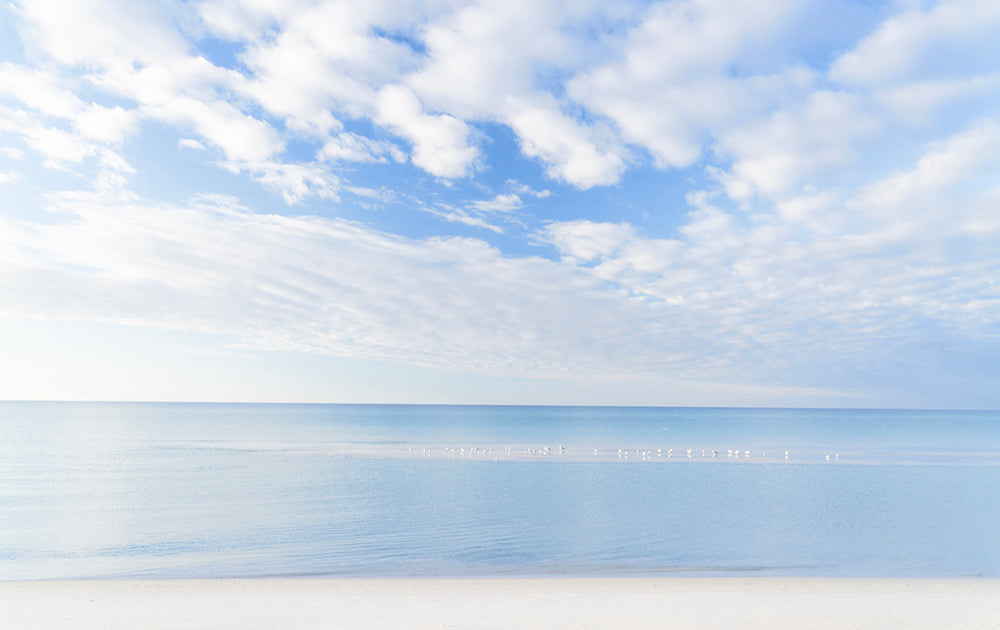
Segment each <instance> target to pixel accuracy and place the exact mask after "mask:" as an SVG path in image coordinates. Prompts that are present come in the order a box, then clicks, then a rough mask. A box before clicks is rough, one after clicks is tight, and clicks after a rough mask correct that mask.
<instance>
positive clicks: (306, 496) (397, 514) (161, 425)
mask: <svg viewBox="0 0 1000 630" xmlns="http://www.w3.org/2000/svg"><path fill="white" fill-rule="evenodd" d="M641 574H678V575H790V576H791V575H808V576H845V575H849V576H970V575H986V576H992V577H1000V413H997V412H952V411H864V410H849V411H843V410H836V411H834V410H799V409H795V410H791V409H686V408H605V407H600V408H593V407H479V406H470V407H464V406H440V407H438V406H391V405H387V406H381V405H256V404H245V405H229V404H146V403H13V402H8V403H0V579H3V580H14V579H42V578H110V577H170V578H172V577H244V576H246V577H249V576H506V575H512V576H513V575H641Z"/></svg>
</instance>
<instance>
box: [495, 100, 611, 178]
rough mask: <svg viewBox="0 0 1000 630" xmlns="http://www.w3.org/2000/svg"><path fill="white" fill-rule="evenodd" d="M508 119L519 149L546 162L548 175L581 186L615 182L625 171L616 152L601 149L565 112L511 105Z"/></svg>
mask: <svg viewBox="0 0 1000 630" xmlns="http://www.w3.org/2000/svg"><path fill="white" fill-rule="evenodd" d="M512 111H514V112H515V113H513V114H511V116H510V118H509V122H510V126H511V128H512V129H513V130H514V132H515V133H517V135H518V138H519V139H520V142H521V150H522V151H523V152H524V154H525V155H527V156H529V157H535V158H539V159H541V160H542V161H543V162H545V163H547V164H549V167H548V168H547V169H546V172H547V173H548V175H549V176H550V177H552V178H554V179H561V180H564V181H566V182H569V183H570V184H573V185H574V186H576V187H578V188H582V189H587V188H593V187H594V186H606V185H609V184H614V183H615V182H617V181H618V180H619V179H620V178H621V176H622V173H624V172H625V160H624V159H623V158H622V157H621V156H620V155H619V154H618V151H616V150H611V151H602V150H601V149H599V148H598V147H597V146H596V144H595V143H594V142H593V141H592V140H591V139H590V138H589V137H587V132H586V130H584V129H582V128H580V127H579V126H578V125H577V124H576V123H575V122H574V121H572V120H571V119H569V118H568V117H566V116H565V115H563V114H561V113H559V112H555V111H552V110H550V109H546V108H542V107H520V106H517V107H514V108H513V110H512Z"/></svg>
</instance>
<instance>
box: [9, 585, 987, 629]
mask: <svg viewBox="0 0 1000 630" xmlns="http://www.w3.org/2000/svg"><path fill="white" fill-rule="evenodd" d="M998 601H1000V580H996V579H975V578H973V579H871V578H771V577H767V578H741V577H737V578H679V577H663V578H659V577H658V578H647V577H635V578H509V579H508V578H491V579H476V578H466V579H438V578H424V579H239V580H216V579H205V580H78V581H38V582H2V583H0V610H2V615H3V619H4V625H5V626H6V627H10V628H20V629H24V630H30V629H35V628H37V629H43V628H44V629H46V630H58V629H62V628H65V629H69V628H72V629H74V630H85V629H90V628H94V629H98V628H100V629H106V628H145V629H149V630H155V629H158V628H164V629H166V628H171V629H177V628H201V629H223V628H226V629H228V628H240V629H244V630H246V629H254V628H260V629H264V628H268V629H270V628H378V629H381V628H387V629H388V628H412V629H425V628H426V629H432V628H433V629H435V630H437V629H441V628H456V629H458V628H461V629H468V628H472V629H494V628H495V629H501V628H504V629H506V628H544V629H551V630H556V629H564V628H565V629H570V628H711V627H722V626H727V627H740V628H944V627H947V628H996V627H1000V605H998V603H997V602H998Z"/></svg>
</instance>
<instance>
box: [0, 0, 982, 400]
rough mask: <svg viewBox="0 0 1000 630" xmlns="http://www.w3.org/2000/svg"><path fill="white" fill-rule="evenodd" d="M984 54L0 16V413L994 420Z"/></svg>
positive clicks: (925, 41)
mask: <svg viewBox="0 0 1000 630" xmlns="http://www.w3.org/2000/svg"><path fill="white" fill-rule="evenodd" d="M998 33H1000V3H997V2H995V1H994V0H979V1H977V0H967V1H953V2H951V1H944V2H922V1H909V0H900V1H887V2H875V1H867V2H861V1H854V0H843V1H840V0H831V1H826V0H824V1H819V2H808V1H800V0H768V1H761V2H743V1H742V0H671V1H667V2H622V1H617V0H616V1H615V2H610V1H591V0H570V1H565V2H564V1H561V0H551V1H547V2H537V1H531V2H529V1H522V0H508V1H505V2H467V1H461V0H454V1H453V0H414V1H409V0H389V1H383V0H366V1H365V2H358V1H356V0H351V1H346V2H345V1H339V0H333V1H323V0H315V1H313V0H242V1H237V0H199V1H189V2H183V1H180V0H143V1H141V2H140V1H135V0H92V1H89V2H78V1H76V0H3V1H2V2H0V200H2V201H0V399H8V400H164V401H170V400H191V401H253V402H266V401H275V402H278V401H283V402H385V403H495V404H603V405H667V406H669V405H698V406H797V407H863V408H866V407H900V408H989V409H997V408H1000V386H998V384H1000V286H998V284H997V282H998V281H1000V37H997V34H998Z"/></svg>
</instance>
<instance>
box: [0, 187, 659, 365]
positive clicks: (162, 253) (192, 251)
mask: <svg viewBox="0 0 1000 630" xmlns="http://www.w3.org/2000/svg"><path fill="white" fill-rule="evenodd" d="M54 202H55V203H56V205H57V209H58V211H59V212H60V213H61V214H63V215H64V216H67V217H72V222H71V223H68V224H61V225H41V224H37V225H35V224H23V223H10V222H6V223H4V224H3V226H4V229H0V238H3V239H4V241H5V242H4V244H3V245H4V247H0V250H5V249H6V247H7V246H8V245H10V246H11V249H10V250H6V251H8V252H9V251H13V252H15V254H14V256H13V258H15V260H16V264H9V265H4V266H3V267H2V269H0V283H2V286H3V287H4V291H5V294H7V295H10V296H11V297H12V299H11V300H9V301H4V303H3V304H2V305H0V310H2V311H3V313H4V314H5V315H8V316H13V317H21V316H28V317H54V318H69V319H84V320H89V321H106V322H108V321H111V322H117V323H127V324H132V325H139V326H146V327H161V328H173V329H182V330H198V331H202V332H219V333H225V334H233V335H236V336H238V337H239V338H241V339H243V341H244V342H245V343H246V344H250V345H252V346H254V347H258V348H263V349H270V350H295V351H306V352H317V353H325V354H335V355H338V356H348V357H368V358H391V359H394V360H401V361H407V362H411V363H417V364H425V365H447V366H449V367H453V368H458V367H465V368H473V369H507V368H520V369H545V370H552V369H556V370H559V369H562V368H564V367H565V366H568V365H575V366H576V367H575V368H574V369H576V370H583V371H588V370H592V369H595V368H596V367H597V366H598V365H601V364H607V362H609V361H611V362H612V363H617V364H621V366H622V367H625V364H624V363H622V362H623V361H624V360H625V359H626V358H627V357H629V356H630V355H629V354H628V351H630V350H634V351H636V352H643V351H642V344H637V343H636V342H635V340H634V339H630V338H629V334H626V333H627V331H628V330H629V328H630V327H634V326H642V325H643V322H644V321H646V320H648V318H649V317H650V314H649V313H645V314H644V313H642V312H641V311H640V312H634V313H631V314H630V313H629V311H628V309H624V310H623V305H621V304H618V303H617V302H616V300H615V299H614V298H613V296H610V295H601V294H600V293H599V292H592V289H594V288H596V287H595V284H594V282H593V281H590V280H587V279H586V278H585V277H583V276H581V275H579V274H577V273H576V272H575V271H574V270H573V269H571V268H566V267H564V266H562V265H560V264H558V263H553V262H550V261H546V260H542V259H537V258H506V257H504V256H502V255H501V254H500V252H499V251H497V250H496V249H493V248H492V247H490V246H488V245H487V244H485V243H484V242H482V241H478V240H472V239H460V238H432V239H422V240H411V239H404V238H400V237H396V236H392V235H389V234H385V233H380V232H377V231H374V230H370V229H368V228H365V227H363V226H360V225H358V224H354V223H350V222H346V221H341V220H335V219H333V220H331V219H320V218H317V217H298V218H296V217H281V216H276V215H256V214H252V213H249V212H246V211H243V210H240V209H239V208H238V207H234V206H233V204H232V203H229V202H226V203H222V204H219V203H217V202H215V201H213V200H208V199H206V200H202V201H197V202H195V203H192V204H188V205H186V206H166V205H157V206H151V205H146V204H136V203H135V202H123V201H121V200H113V199H109V198H108V197H106V196H96V197H95V196H86V195H80V194H77V195H74V196H72V197H68V196H65V197H61V198H55V199H54ZM39 287H45V289H44V291H39V290H38V288H39ZM55 295H58V296H59V299H52V296H55ZM567 322H573V324H572V325H567ZM626 323H627V324H628V325H627V326H626V325H624V324H626ZM598 331H599V332H598ZM623 335H625V336H623ZM623 350H624V351H625V353H621V352H622V351H623ZM645 355H646V356H644V357H642V360H643V361H647V362H651V363H656V362H660V361H661V359H658V358H656V356H655V355H654V354H650V353H649V352H645ZM626 363H627V362H626Z"/></svg>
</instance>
